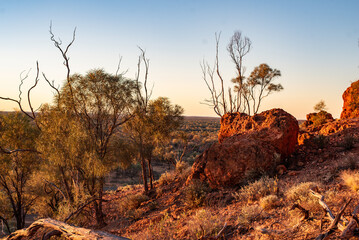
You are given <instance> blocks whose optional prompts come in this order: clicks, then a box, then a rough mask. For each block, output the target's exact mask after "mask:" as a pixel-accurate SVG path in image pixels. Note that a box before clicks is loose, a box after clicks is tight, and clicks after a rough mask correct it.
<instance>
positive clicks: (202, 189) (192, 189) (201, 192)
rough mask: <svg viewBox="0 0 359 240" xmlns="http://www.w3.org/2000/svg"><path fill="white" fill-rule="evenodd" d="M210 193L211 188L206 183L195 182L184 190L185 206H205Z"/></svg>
mask: <svg viewBox="0 0 359 240" xmlns="http://www.w3.org/2000/svg"><path fill="white" fill-rule="evenodd" d="M209 191H210V188H209V186H208V184H207V183H206V182H202V181H201V180H194V181H193V182H192V183H191V184H190V185H188V186H186V188H185V189H184V194H185V197H184V204H185V205H186V206H188V207H190V208H196V207H200V206H203V205H204V204H205V200H206V195H207V193H209Z"/></svg>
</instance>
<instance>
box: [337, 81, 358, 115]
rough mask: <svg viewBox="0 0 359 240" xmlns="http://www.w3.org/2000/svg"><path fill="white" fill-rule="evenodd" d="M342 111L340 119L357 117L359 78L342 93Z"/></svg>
mask: <svg viewBox="0 0 359 240" xmlns="http://www.w3.org/2000/svg"><path fill="white" fill-rule="evenodd" d="M343 101H344V103H343V111H342V113H341V114H340V118H341V119H348V118H357V117H359V80H358V81H356V82H353V83H352V84H351V85H350V87H348V88H347V89H346V90H345V92H344V93H343Z"/></svg>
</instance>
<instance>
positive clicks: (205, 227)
mask: <svg viewBox="0 0 359 240" xmlns="http://www.w3.org/2000/svg"><path fill="white" fill-rule="evenodd" d="M223 222H224V221H223V220H222V218H221V217H220V216H217V215H213V214H212V213H211V212H209V211H208V210H205V209H201V210H198V211H197V212H196V214H195V215H194V216H193V217H192V218H191V219H190V220H189V222H188V224H187V226H188V230H189V232H190V235H191V236H192V237H193V239H204V238H210V237H214V236H216V235H217V234H218V232H219V231H220V229H221V228H222V227H223Z"/></svg>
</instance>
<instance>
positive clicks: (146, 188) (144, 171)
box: [140, 151, 148, 193]
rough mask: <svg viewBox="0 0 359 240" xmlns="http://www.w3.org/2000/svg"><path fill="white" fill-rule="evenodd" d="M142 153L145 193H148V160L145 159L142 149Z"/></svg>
mask: <svg viewBox="0 0 359 240" xmlns="http://www.w3.org/2000/svg"><path fill="white" fill-rule="evenodd" d="M140 155H141V156H140V158H141V167H142V180H143V187H144V190H145V193H147V192H148V184H147V171H146V161H145V158H144V156H143V152H142V151H141V153H140Z"/></svg>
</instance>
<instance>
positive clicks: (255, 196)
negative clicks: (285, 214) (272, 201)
mask: <svg viewBox="0 0 359 240" xmlns="http://www.w3.org/2000/svg"><path fill="white" fill-rule="evenodd" d="M277 192H278V180H277V179H274V178H268V177H262V178H261V179H259V180H257V181H255V182H252V183H250V184H248V185H246V186H243V187H242V188H241V189H240V190H239V191H238V192H235V193H234V194H233V196H234V197H235V199H236V200H237V201H248V202H251V201H255V200H259V199H260V198H262V197H264V196H267V195H270V194H277Z"/></svg>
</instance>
